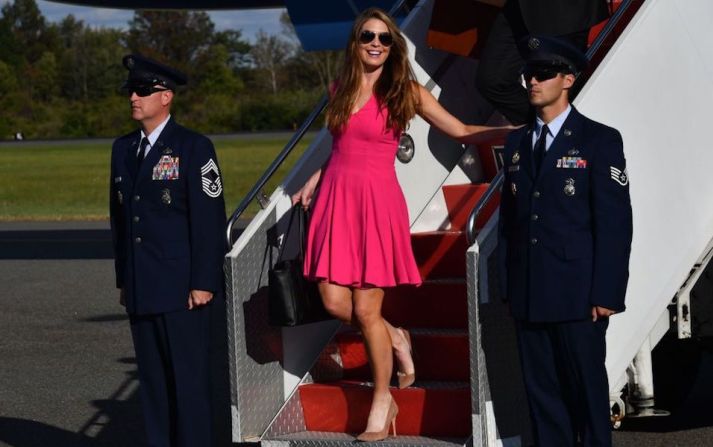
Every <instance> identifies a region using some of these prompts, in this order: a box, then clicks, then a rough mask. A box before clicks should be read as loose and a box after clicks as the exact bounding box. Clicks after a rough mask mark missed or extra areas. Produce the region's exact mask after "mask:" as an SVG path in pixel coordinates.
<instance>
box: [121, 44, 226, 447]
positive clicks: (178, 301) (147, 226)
mask: <svg viewBox="0 0 713 447" xmlns="http://www.w3.org/2000/svg"><path fill="white" fill-rule="evenodd" d="M123 63H124V66H125V67H126V68H127V69H128V70H129V75H128V80H127V82H126V84H125V85H124V89H125V91H126V93H127V95H128V97H129V101H130V105H131V113H132V118H133V119H134V120H136V121H137V122H138V123H139V124H140V129H137V130H136V131H134V132H131V133H130V134H128V135H125V136H123V137H120V138H118V139H117V140H116V141H115V142H114V145H113V148H112V156H111V178H110V216H111V228H112V236H113V242H114V254H115V267H116V286H117V287H118V288H119V289H120V301H121V303H122V304H124V305H125V306H126V311H127V312H128V314H129V318H130V323H131V332H132V336H133V341H134V348H135V352H136V359H137V365H138V373H139V382H140V387H139V394H140V397H141V404H142V409H143V413H144V420H145V425H146V432H147V438H148V445H150V446H157V447H158V446H160V447H168V446H182V447H188V446H195V447H204V446H209V445H212V439H211V437H212V433H211V402H210V380H209V379H210V374H209V338H210V337H209V333H210V318H209V306H210V303H211V301H212V300H213V299H214V297H219V296H222V290H223V286H224V280H223V257H224V254H225V245H224V241H223V234H224V229H225V206H224V201H223V184H222V178H221V173H220V169H219V167H218V161H217V158H216V154H215V150H214V148H213V144H212V143H211V141H210V140H209V139H208V138H207V137H205V136H203V135H200V134H198V133H196V132H193V131H191V130H188V129H186V128H184V127H182V126H180V125H179V124H177V123H176V122H175V121H174V119H173V118H172V116H171V104H172V102H173V98H174V95H175V90H176V86H177V85H182V84H185V83H186V77H185V76H184V75H183V74H182V73H180V72H178V71H176V70H174V69H172V68H170V67H168V66H166V65H163V64H160V63H158V62H156V61H153V60H151V59H148V58H145V57H142V56H139V55H129V56H126V57H125V58H124V59H123Z"/></svg>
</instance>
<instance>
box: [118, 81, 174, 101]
mask: <svg viewBox="0 0 713 447" xmlns="http://www.w3.org/2000/svg"><path fill="white" fill-rule="evenodd" d="M169 90H170V89H168V88H162V87H154V86H153V85H148V84H144V85H142V84H139V85H127V86H125V87H124V88H122V91H123V92H124V94H126V96H131V95H132V94H133V93H136V96H140V97H142V98H144V97H146V96H151V95H153V94H154V93H156V92H167V91H169Z"/></svg>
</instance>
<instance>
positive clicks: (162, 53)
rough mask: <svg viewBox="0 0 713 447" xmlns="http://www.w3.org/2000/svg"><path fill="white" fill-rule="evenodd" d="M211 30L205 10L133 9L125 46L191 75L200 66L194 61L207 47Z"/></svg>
mask: <svg viewBox="0 0 713 447" xmlns="http://www.w3.org/2000/svg"><path fill="white" fill-rule="evenodd" d="M214 32H215V25H214V24H213V21H212V20H211V19H210V17H209V16H208V14H206V13H205V12H189V11H136V12H135V13H134V18H133V19H132V20H131V21H130V22H129V33H128V36H127V46H128V48H129V49H130V50H131V51H132V52H136V53H140V54H143V55H144V56H148V57H151V58H153V59H156V60H158V61H163V62H166V63H169V64H170V65H171V66H172V67H175V68H177V69H179V70H181V71H183V72H184V73H186V74H188V75H189V76H190V75H193V74H194V73H195V72H196V71H197V70H198V69H199V68H198V67H196V62H197V60H198V58H199V56H200V54H201V53H203V52H205V51H207V50H208V48H209V47H210V45H211V43H212V42H213V35H214Z"/></svg>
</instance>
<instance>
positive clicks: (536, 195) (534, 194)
mask: <svg viewBox="0 0 713 447" xmlns="http://www.w3.org/2000/svg"><path fill="white" fill-rule="evenodd" d="M532 196H533V197H534V198H538V197H540V191H535V192H533V193H532Z"/></svg>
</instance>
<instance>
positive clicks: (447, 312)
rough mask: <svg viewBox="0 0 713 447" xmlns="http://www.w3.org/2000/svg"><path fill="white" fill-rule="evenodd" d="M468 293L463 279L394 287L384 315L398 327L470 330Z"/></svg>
mask: <svg viewBox="0 0 713 447" xmlns="http://www.w3.org/2000/svg"><path fill="white" fill-rule="evenodd" d="M463 262H464V263H465V258H463ZM467 294H468V289H467V287H466V284H465V281H462V280H461V281H448V282H445V281H426V282H424V283H423V284H422V285H421V286H420V287H394V288H390V289H387V290H386V295H385V297H384V303H383V305H382V309H381V313H382V315H383V316H384V318H386V320H387V321H388V322H389V323H391V324H393V325H394V326H397V327H398V326H403V327H433V328H467V327H468V298H467Z"/></svg>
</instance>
